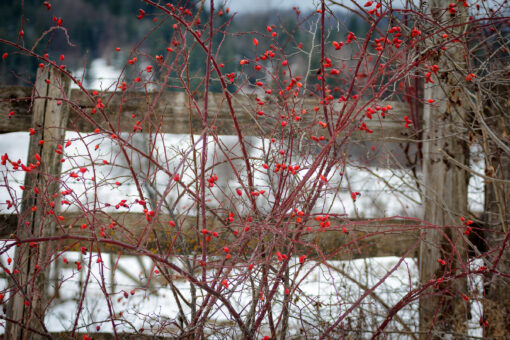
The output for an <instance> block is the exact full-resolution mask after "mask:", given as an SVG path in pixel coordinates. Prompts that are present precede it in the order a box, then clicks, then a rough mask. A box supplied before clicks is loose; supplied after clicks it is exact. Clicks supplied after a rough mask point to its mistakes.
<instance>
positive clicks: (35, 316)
mask: <svg viewBox="0 0 510 340" xmlns="http://www.w3.org/2000/svg"><path fill="white" fill-rule="evenodd" d="M69 86H70V82H69V79H67V78H66V77H62V74H61V72H59V70H58V69H55V68H49V67H45V68H40V69H39V70H38V72H37V80H36V85H35V88H34V93H35V94H34V95H35V97H36V98H37V99H35V100H34V101H33V107H31V109H32V112H33V114H32V120H31V125H30V126H31V128H32V129H33V130H32V132H31V133H30V134H31V136H30V142H29V150H28V160H29V162H30V163H34V164H36V162H37V159H36V157H35V155H36V154H39V155H40V158H41V161H40V163H39V162H37V164H36V168H34V169H33V170H31V171H30V172H26V174H25V186H26V187H27V190H25V191H24V192H23V197H22V202H21V215H20V216H19V217H18V219H17V225H16V229H15V230H16V231H15V232H16V236H17V237H18V238H20V239H26V238H29V237H48V236H51V235H53V233H54V231H55V223H54V222H53V221H51V220H49V219H46V218H45V216H44V213H43V209H42V207H43V206H46V205H47V203H48V201H53V200H55V201H57V202H58V192H59V186H60V185H59V182H58V178H59V177H60V170H61V164H62V163H61V162H60V157H59V155H58V154H57V153H55V150H56V148H57V145H58V144H60V143H62V141H63V140H64V138H65V126H66V121H67V117H68V111H67V105H65V103H63V102H61V101H58V100H54V99H53V100H52V99H48V98H62V97H66V96H68V95H69ZM41 140H43V141H44V143H43V144H41V143H40V141H41ZM28 188H30V189H31V190H28ZM52 251H53V249H52V244H51V242H45V243H44V244H40V245H39V246H38V247H37V248H34V247H30V246H29V245H27V244H25V245H23V246H21V247H17V248H16V252H15V259H14V263H15V267H16V268H19V275H18V276H17V277H16V280H12V281H11V282H10V286H11V287H13V288H14V290H13V291H12V292H11V294H14V296H13V297H12V298H11V299H10V304H9V309H8V312H7V315H8V317H9V319H10V320H17V321H19V323H11V322H8V323H7V325H6V331H5V334H6V335H7V337H8V338H9V339H29V340H36V339H43V338H44V337H43V336H41V335H39V334H37V333H32V332H28V331H27V329H26V328H25V327H22V326H21V325H25V326H28V327H30V328H32V329H35V330H38V331H39V332H43V331H44V313H45V310H46V308H47V304H48V303H49V300H48V294H47V289H48V280H47V275H48V273H49V266H48V265H47V263H51V261H50V259H51V256H52ZM26 303H28V305H26Z"/></svg>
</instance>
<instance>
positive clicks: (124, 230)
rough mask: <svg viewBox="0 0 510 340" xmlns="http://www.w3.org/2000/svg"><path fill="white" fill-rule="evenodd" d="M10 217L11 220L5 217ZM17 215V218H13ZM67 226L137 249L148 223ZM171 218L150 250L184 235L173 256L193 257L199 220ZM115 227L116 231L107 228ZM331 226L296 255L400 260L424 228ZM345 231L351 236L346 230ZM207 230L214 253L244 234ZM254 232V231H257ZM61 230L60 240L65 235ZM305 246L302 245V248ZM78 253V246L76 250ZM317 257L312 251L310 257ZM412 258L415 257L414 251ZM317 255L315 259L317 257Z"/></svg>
mask: <svg viewBox="0 0 510 340" xmlns="http://www.w3.org/2000/svg"><path fill="white" fill-rule="evenodd" d="M7 216H9V215H7ZM11 216H14V215H11ZM62 216H63V217H64V221H63V222H62V225H63V226H65V231H66V233H67V234H69V235H75V236H92V235H93V233H94V232H95V233H96V234H97V235H98V237H101V236H100V231H101V228H103V231H104V233H105V235H106V237H107V238H109V239H114V240H120V241H122V242H126V243H129V244H136V243H137V240H138V237H139V236H140V234H141V232H142V230H143V229H144V228H145V226H146V225H147V220H146V217H145V215H144V214H141V213H129V212H126V213H112V214H109V215H106V214H104V215H102V214H97V215H94V217H93V218H94V221H93V223H91V220H90V218H91V217H90V216H87V217H86V218H84V217H83V216H82V214H79V213H69V214H63V215H62ZM170 219H171V218H170V217H169V216H168V215H164V214H161V215H159V216H156V217H155V218H154V220H153V221H152V223H153V230H154V231H155V234H152V235H151V236H150V238H149V239H148V244H147V247H149V248H154V247H155V246H156V244H155V237H156V235H157V237H158V242H159V243H160V245H161V246H162V247H164V248H165V249H167V247H168V246H169V244H170V243H171V242H172V241H173V240H174V238H175V237H176V235H177V233H179V235H180V241H179V242H177V243H176V244H175V252H177V253H181V254H190V253H192V252H194V251H196V250H197V249H198V247H199V243H198V241H197V239H196V233H195V232H196V230H197V226H196V218H195V217H181V218H179V219H178V220H177V221H176V222H177V227H173V228H172V227H169V226H168V221H169V220H170ZM13 220H15V218H13V217H9V218H4V221H6V222H5V223H13ZM112 222H115V226H114V227H113V229H112V228H110V227H108V226H109V225H111V223H112ZM83 224H87V229H81V226H82V225H83ZM310 225H311V226H312V227H313V228H316V230H319V229H320V228H319V226H318V222H315V221H314V222H313V223H311V224H310ZM331 225H332V226H338V227H337V228H335V229H334V230H332V229H324V232H314V233H310V234H309V235H305V236H303V237H302V239H301V240H300V243H298V245H299V246H298V250H299V251H303V252H308V251H310V249H311V248H310V247H308V246H307V245H306V242H310V243H312V242H313V243H315V244H317V245H318V247H319V249H320V251H321V252H322V253H323V254H325V256H329V255H330V254H332V253H333V252H335V251H337V250H339V251H338V252H337V253H335V255H334V256H333V257H332V258H334V259H344V260H345V259H352V258H366V257H381V256H401V255H403V254H404V253H405V252H406V251H407V250H408V249H410V248H412V247H413V246H416V242H417V240H418V237H419V229H420V225H419V224H418V223H416V222H414V221H410V220H404V219H382V220H373V221H366V220H363V221H362V220H353V221H342V220H332V221H331ZM342 227H345V228H346V230H347V231H348V233H347V234H346V233H344V232H343V231H342ZM13 228H14V226H13V225H11V226H5V227H4V229H3V234H2V235H1V236H2V237H9V235H10V234H11V232H10V230H12V229H13ZM207 228H208V229H209V230H213V231H217V232H219V234H220V237H219V238H218V239H216V238H213V239H212V240H211V242H210V243H209V245H208V249H209V250H210V251H212V252H214V251H216V250H218V251H219V252H221V249H222V248H223V246H225V245H226V244H230V243H233V242H235V240H236V237H234V235H233V233H232V232H233V230H236V229H237V230H241V229H242V228H241V227H240V226H236V227H233V226H230V227H226V226H224V225H223V223H221V222H220V221H218V220H217V219H214V218H211V219H209V220H208V227H207ZM254 228H256V227H255V226H254ZM62 234H63V233H62V232H61V231H59V232H57V233H56V235H62ZM257 242H258V239H256V238H254V239H253V242H249V244H248V247H247V251H249V250H250V249H252V247H254V246H256V243H257ZM286 242H293V240H292V239H290V238H289V239H287V240H286ZM71 243H72V240H69V241H67V242H64V244H71ZM301 243H304V244H301ZM76 249H79V246H78V245H76ZM103 250H109V251H113V252H116V251H119V249H116V248H115V247H113V246H105V247H104V248H103ZM312 253H314V252H312ZM412 255H417V252H416V251H413V252H412ZM313 256H317V253H314V254H313Z"/></svg>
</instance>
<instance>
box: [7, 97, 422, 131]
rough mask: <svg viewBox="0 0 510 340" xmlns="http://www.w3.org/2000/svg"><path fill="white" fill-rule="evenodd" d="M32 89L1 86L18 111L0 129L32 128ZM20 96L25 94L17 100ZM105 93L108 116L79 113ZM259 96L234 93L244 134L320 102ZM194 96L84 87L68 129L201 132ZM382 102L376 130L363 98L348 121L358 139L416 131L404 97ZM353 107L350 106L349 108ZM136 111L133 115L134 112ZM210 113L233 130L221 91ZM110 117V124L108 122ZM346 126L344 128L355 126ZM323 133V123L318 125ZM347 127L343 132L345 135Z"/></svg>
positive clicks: (222, 127)
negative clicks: (387, 108) (91, 91)
mask: <svg viewBox="0 0 510 340" xmlns="http://www.w3.org/2000/svg"><path fill="white" fill-rule="evenodd" d="M30 96H31V90H30V88H22V87H3V88H0V101H2V106H3V108H4V109H5V110H6V111H7V110H10V108H11V109H13V110H14V111H15V115H14V116H13V117H11V118H10V119H8V120H1V121H0V133H6V132H15V131H27V130H28V129H29V128H30V127H31V120H30V119H29V117H31V114H30V113H29V105H30V103H31V100H30ZM15 98H21V100H19V101H18V100H14V99H15ZM98 98H101V101H102V103H104V104H105V112H106V118H105V117H103V116H102V115H101V113H100V112H99V110H96V113H95V114H94V115H92V116H91V117H92V121H90V120H85V119H84V118H83V116H82V114H80V112H79V110H76V109H77V108H78V107H79V108H81V109H84V110H85V111H86V112H87V113H91V112H92V109H93V108H94V107H95V106H96V105H97V99H98ZM256 99H257V97H256V96H246V95H236V96H234V97H233V103H234V110H235V112H236V117H237V119H238V121H239V124H240V126H241V128H242V131H243V133H244V134H245V135H247V136H250V135H256V136H263V135H268V134H271V133H272V132H273V130H274V129H275V127H278V126H279V123H280V115H282V114H283V115H289V116H288V117H287V118H286V119H287V120H288V121H293V124H295V125H296V127H298V128H299V126H305V125H309V124H310V121H311V119H312V117H313V114H312V113H313V112H314V111H313V108H314V107H316V106H317V105H318V102H317V100H316V99H307V100H305V101H297V102H296V103H293V106H291V108H290V109H288V107H289V106H288V105H286V106H285V107H282V106H281V105H279V104H278V103H276V102H274V100H273V101H272V100H271V99H270V98H269V97H268V98H264V97H261V98H260V99H261V101H264V102H265V104H264V105H263V106H261V105H258V104H257V103H258V102H259V101H257V100H256ZM192 100H193V102H192V104H191V106H190V103H189V98H188V97H187V96H186V94H185V93H184V92H164V93H162V94H161V96H159V94H156V93H149V94H147V95H145V94H144V93H136V92H126V93H124V92H106V93H102V94H100V95H99V96H92V95H91V96H90V97H89V96H87V95H86V94H85V93H83V92H82V91H79V90H73V91H72V92H71V102H73V103H74V104H75V105H77V106H76V107H75V110H72V111H71V113H70V117H69V122H68V125H67V129H68V130H76V131H81V132H91V131H94V130H95V129H96V128H98V127H99V128H101V129H104V130H105V131H108V132H117V133H118V132H120V131H122V132H130V131H133V127H134V125H135V123H136V122H137V121H140V124H139V126H140V127H141V128H142V131H143V132H152V133H154V132H156V131H158V132H160V133H176V134H187V133H189V132H190V124H191V127H192V129H193V131H194V132H195V133H200V131H201V129H202V119H201V117H200V112H201V110H202V108H203V100H201V99H200V98H192ZM379 104H381V105H387V104H389V105H391V106H392V107H393V109H392V110H391V113H389V114H388V115H387V116H386V118H385V119H380V118H379V116H378V115H374V119H372V120H368V119H364V120H363V121H364V122H365V123H366V124H367V128H368V129H370V130H373V131H374V133H371V134H369V133H366V132H364V131H359V130H358V129H357V127H359V125H360V123H361V119H362V117H364V116H365V114H364V110H361V107H362V106H363V103H360V104H358V105H357V106H356V108H357V109H356V111H358V110H359V111H361V114H360V115H359V116H358V118H357V119H356V121H355V122H352V123H351V124H350V125H349V127H350V128H353V129H354V133H353V136H352V139H353V140H357V141H359V140H381V139H384V138H386V139H387V138H397V139H401V138H406V139H407V138H409V139H412V138H410V137H412V136H411V135H412V133H413V132H414V131H413V129H406V128H405V127H404V118H403V117H404V116H405V115H408V112H409V108H408V105H407V104H406V103H403V102H384V103H379ZM343 105H347V106H348V107H349V106H351V105H353V104H351V103H347V104H344V103H335V104H334V105H333V108H334V112H336V113H335V114H334V115H333V117H334V118H336V117H338V114H339V113H340V110H341V108H342V107H343ZM261 110H262V111H264V112H265V115H264V116H262V117H261V116H258V115H257V114H256V112H257V111H261ZM302 110H306V111H307V113H306V114H301V113H300V112H302ZM293 111H294V112H297V114H296V115H300V117H301V121H300V122H296V121H294V120H293V119H294V117H293V116H292V115H293ZM348 111H349V110H346V112H348ZM133 115H134V117H133ZM209 117H211V118H210V122H211V128H212V129H215V131H216V132H217V133H218V134H220V135H234V134H235V129H234V126H233V124H232V119H231V115H230V112H229V109H228V106H227V103H226V101H225V100H224V96H223V95H222V94H220V93H215V94H211V95H210V103H209ZM109 123H110V124H109ZM350 128H348V129H346V131H345V132H347V131H348V130H351V129H350ZM316 130H317V131H316V132H317V134H319V135H320V131H319V130H320V128H319V127H317V129H316ZM345 132H343V133H342V134H341V135H340V138H341V137H342V136H344V135H345Z"/></svg>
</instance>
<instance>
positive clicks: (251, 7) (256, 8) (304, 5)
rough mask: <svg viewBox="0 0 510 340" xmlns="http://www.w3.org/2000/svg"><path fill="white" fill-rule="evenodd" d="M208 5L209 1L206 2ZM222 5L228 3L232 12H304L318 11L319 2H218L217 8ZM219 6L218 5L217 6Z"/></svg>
mask: <svg viewBox="0 0 510 340" xmlns="http://www.w3.org/2000/svg"><path fill="white" fill-rule="evenodd" d="M206 3H207V4H208V3H209V1H206ZM221 3H226V4H227V6H228V7H230V10H231V11H234V12H239V13H246V12H265V11H268V10H275V9H280V10H281V9H291V8H292V7H293V6H298V7H299V8H300V9H301V10H302V11H308V10H312V9H316V8H317V6H318V4H319V3H320V1H319V0H217V1H215V7H216V6H217V5H220V4H221ZM216 4H217V5H216Z"/></svg>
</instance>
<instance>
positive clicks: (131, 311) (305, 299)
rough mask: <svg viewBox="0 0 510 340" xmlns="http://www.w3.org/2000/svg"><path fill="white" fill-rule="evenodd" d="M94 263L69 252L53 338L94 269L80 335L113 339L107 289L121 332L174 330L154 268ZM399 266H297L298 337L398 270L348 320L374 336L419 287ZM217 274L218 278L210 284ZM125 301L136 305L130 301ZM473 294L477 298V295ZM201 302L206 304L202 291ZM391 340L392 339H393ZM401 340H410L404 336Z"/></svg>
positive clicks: (246, 296) (413, 268)
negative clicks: (305, 326)
mask: <svg viewBox="0 0 510 340" xmlns="http://www.w3.org/2000/svg"><path fill="white" fill-rule="evenodd" d="M8 256H13V254H12V251H11V253H10V254H3V255H2V256H0V261H2V263H4V264H5V265H7V261H6V259H7V257H8ZM90 256H91V261H90V263H91V265H90V267H89V265H88V260H89V255H86V256H83V255H82V254H81V253H79V252H66V253H65V254H63V255H62V256H61V257H60V258H59V259H57V261H58V263H59V265H60V266H61V268H60V269H59V270H58V279H59V281H60V282H63V284H62V286H61V287H60V290H59V293H60V297H59V299H57V300H55V301H54V302H53V304H52V306H51V308H50V309H49V313H48V314H47V316H46V324H47V326H48V329H49V331H52V332H57V331H65V330H70V329H72V327H73V324H74V322H75V318H76V313H77V310H78V308H77V306H78V304H79V300H80V299H81V295H80V293H82V292H83V290H82V287H83V285H84V282H85V279H84V277H85V276H86V274H87V270H88V269H90V271H91V276H90V280H89V283H88V287H87V290H86V294H85V298H84V302H83V308H82V309H81V315H80V317H79V322H78V330H79V331H80V332H88V333H93V332H95V331H96V327H97V326H100V331H102V332H111V331H112V323H111V320H110V318H109V312H108V306H107V303H106V301H107V300H106V298H105V294H104V292H103V287H104V289H105V290H106V291H107V293H108V299H109V301H110V303H111V306H112V307H111V308H112V311H113V313H114V314H115V316H116V321H115V322H116V326H117V327H118V328H117V330H118V331H126V332H136V331H138V330H139V329H140V328H142V327H143V328H144V329H145V330H146V331H147V332H148V333H152V334H158V333H160V332H163V329H164V324H165V323H167V324H168V323H169V322H170V321H173V320H175V319H176V318H177V316H178V308H177V304H176V303H175V298H174V295H173V294H172V291H171V289H170V286H169V285H168V284H167V283H166V282H165V281H164V280H163V279H162V277H161V275H160V274H156V273H155V269H154V268H155V267H154V264H153V263H152V261H151V260H150V259H149V258H148V257H142V256H139V257H133V256H118V255H112V254H102V255H101V258H102V260H103V264H104V267H102V268H103V270H104V272H105V274H104V277H102V276H101V271H100V268H101V265H100V264H98V263H96V259H97V257H98V255H97V254H96V253H92V254H91V255H90ZM64 257H65V258H66V259H67V261H68V262H69V265H67V266H65V265H64V264H63V262H62V259H63V258H64ZM75 261H81V262H82V263H83V264H84V265H83V269H82V270H81V271H78V270H76V266H75V265H74V262H75ZM399 261H400V259H399V258H397V257H384V258H371V259H358V260H352V261H329V262H328V265H327V266H326V265H324V264H318V263H315V262H312V261H309V262H307V263H306V264H305V265H304V266H303V268H301V270H300V271H299V274H298V275H295V274H296V273H297V272H298V270H299V268H300V266H299V265H298V264H297V262H298V261H297V259H294V261H293V262H294V264H293V265H292V266H291V270H290V277H291V278H293V277H295V282H300V284H299V289H298V290H296V291H295V292H294V293H293V295H294V297H295V298H293V303H292V305H291V313H290V314H291V315H292V316H298V315H299V317H300V318H301V319H302V320H298V319H297V317H296V318H291V321H290V332H291V333H294V332H296V330H297V329H299V327H300V324H301V322H305V323H306V322H310V323H311V324H317V322H318V321H324V322H332V321H334V320H335V319H336V318H337V317H338V316H339V315H341V314H342V313H344V312H345V311H346V310H347V309H348V308H349V307H351V306H352V304H353V303H355V302H357V300H358V299H360V297H361V296H362V295H363V293H364V292H365V291H366V290H367V289H369V288H372V287H373V286H374V285H376V284H377V283H378V281H379V280H380V279H381V278H383V276H384V275H385V274H386V273H387V272H388V271H390V270H393V269H395V268H396V270H395V271H394V272H393V273H392V275H390V276H389V277H388V278H387V279H386V280H385V281H384V282H383V283H382V284H381V285H379V286H378V287H377V288H376V289H374V291H373V295H368V296H367V297H366V298H364V299H362V300H361V302H360V308H357V309H355V310H354V311H353V312H351V313H350V314H349V315H348V317H347V318H346V319H345V320H344V326H345V327H346V328H350V327H352V328H356V327H357V326H359V325H360V324H361V323H362V324H363V325H362V328H363V329H366V330H371V331H373V330H375V329H377V327H378V326H379V325H380V323H381V322H382V321H383V320H384V318H385V316H386V314H387V312H388V310H387V308H391V307H393V306H394V305H395V304H396V303H397V302H398V301H399V300H400V299H401V298H402V297H404V296H405V295H406V294H407V293H408V292H409V291H410V290H411V289H413V288H415V287H416V284H417V282H415V281H413V280H415V279H416V278H417V274H418V273H417V270H418V269H417V265H416V261H415V260H414V259H412V258H408V259H405V260H404V261H403V262H402V263H400V265H399V264H398V263H399ZM173 262H174V263H176V264H179V260H178V259H174V261H173ZM114 264H115V266H116V270H115V276H114V277H113V280H112V277H111V276H110V273H111V271H110V268H111V266H113V265H114ZM477 265H480V264H479V263H478V264H477ZM475 267H476V266H475ZM237 272H238V273H243V272H244V273H246V269H245V268H241V269H239V270H238V271H237ZM212 274H213V273H212V272H211V273H210V276H212ZM235 275H237V273H236V271H234V272H233V273H232V276H235ZM251 275H252V276H253V277H256V276H259V277H260V273H258V272H256V271H254V272H253V273H252V274H251ZM50 278H51V279H50V282H51V283H52V284H54V283H55V282H56V276H55V272H54V271H53V273H51V274H50ZM247 282H248V281H246V282H245V284H247ZM112 283H114V284H112ZM173 284H174V285H175V287H176V289H177V290H178V291H179V292H180V293H182V294H183V296H184V297H185V298H187V299H189V298H190V289H189V284H188V283H187V282H186V281H185V280H183V279H181V278H176V279H175V280H174V281H173ZM470 284H471V289H472V290H473V291H475V289H480V287H481V286H480V284H481V283H480V281H479V280H476V278H470ZM5 287H6V280H5V279H0V290H1V289H4V288H5ZM229 290H235V291H236V293H235V294H234V295H233V296H232V298H231V302H232V303H233V305H234V307H236V309H237V310H238V311H241V310H242V307H243V306H245V305H246V304H248V303H249V301H250V298H251V289H249V287H247V286H230V287H229ZM283 290H284V287H283V286H282V287H281V289H280V290H279V292H278V295H277V298H276V300H275V301H281V299H282V298H283V296H284V291H283ZM125 294H127V296H128V297H125ZM472 294H473V296H474V293H472ZM198 296H201V292H200V291H199V293H198ZM199 300H200V299H199ZM380 301H383V302H384V303H385V304H386V307H383V305H382V304H381V303H380ZM472 301H474V302H473V304H472V306H471V307H472V314H473V318H472V321H471V323H470V334H471V335H473V336H479V335H481V334H480V328H479V326H478V324H477V320H478V319H479V317H480V313H481V304H480V303H479V302H477V301H476V300H473V299H472ZM259 308H260V305H259ZM280 308H281V306H280V305H279V304H278V303H275V305H274V308H273V313H274V314H275V315H278V312H279V311H280V310H281V309H280ZM184 310H185V312H187V313H189V308H187V307H186V306H184ZM214 311H215V312H213V313H212V314H211V323H213V322H217V323H222V322H223V323H226V322H229V321H231V318H230V317H229V316H228V315H229V314H228V312H227V311H226V309H225V308H223V307H221V306H219V307H218V308H217V309H215V310H214ZM241 314H242V315H244V314H243V313H241ZM360 318H362V320H363V321H361V320H360ZM416 320H417V304H416V303H412V304H410V305H408V306H406V307H404V308H403V309H402V310H401V311H400V312H399V313H398V314H397V317H396V318H394V320H393V321H392V323H391V324H390V326H389V327H388V328H387V330H404V329H405V327H407V328H408V330H410V331H416ZM404 324H405V326H404ZM0 332H1V329H0ZM365 336H366V337H369V336H370V332H368V333H367V334H364V335H363V336H362V338H364V337H365ZM389 338H392V337H391V334H390V336H389ZM396 338H399V339H403V337H401V336H397V337H396Z"/></svg>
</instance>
